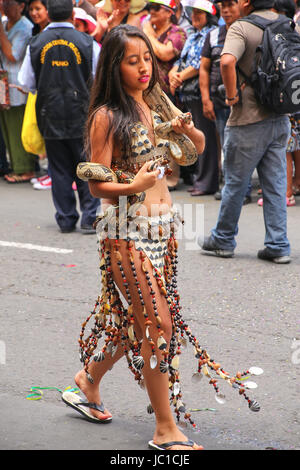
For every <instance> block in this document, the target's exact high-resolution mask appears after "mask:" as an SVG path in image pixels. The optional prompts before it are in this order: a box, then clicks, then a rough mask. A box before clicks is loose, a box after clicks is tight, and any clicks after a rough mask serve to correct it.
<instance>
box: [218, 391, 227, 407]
mask: <svg viewBox="0 0 300 470" xmlns="http://www.w3.org/2000/svg"><path fill="white" fill-rule="evenodd" d="M215 399H216V401H217V402H218V403H220V405H224V403H225V402H226V400H225V395H223V393H216V394H215Z"/></svg>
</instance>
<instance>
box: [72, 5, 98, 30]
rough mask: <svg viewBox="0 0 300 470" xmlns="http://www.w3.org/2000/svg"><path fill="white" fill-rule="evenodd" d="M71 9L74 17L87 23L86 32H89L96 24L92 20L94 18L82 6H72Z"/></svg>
mask: <svg viewBox="0 0 300 470" xmlns="http://www.w3.org/2000/svg"><path fill="white" fill-rule="evenodd" d="M73 11H74V13H75V15H74V19H75V20H81V21H84V22H85V23H86V24H87V25H88V33H89V34H91V33H92V32H93V31H94V30H95V28H96V25H97V22H96V21H95V20H94V18H93V17H92V16H91V15H88V14H87V12H86V11H85V10H83V9H82V8H77V7H74V8H73Z"/></svg>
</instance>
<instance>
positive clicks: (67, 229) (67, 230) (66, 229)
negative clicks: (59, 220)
mask: <svg viewBox="0 0 300 470" xmlns="http://www.w3.org/2000/svg"><path fill="white" fill-rule="evenodd" d="M59 230H60V231H61V233H71V232H75V230H76V225H74V227H59Z"/></svg>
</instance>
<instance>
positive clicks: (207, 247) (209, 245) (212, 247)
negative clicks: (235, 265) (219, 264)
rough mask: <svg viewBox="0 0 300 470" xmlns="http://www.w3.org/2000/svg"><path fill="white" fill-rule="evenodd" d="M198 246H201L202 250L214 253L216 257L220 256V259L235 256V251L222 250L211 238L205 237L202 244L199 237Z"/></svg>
mask: <svg viewBox="0 0 300 470" xmlns="http://www.w3.org/2000/svg"><path fill="white" fill-rule="evenodd" d="M198 245H200V247H201V248H202V250H204V251H212V252H214V253H215V255H216V256H219V257H220V258H232V257H233V256H234V251H232V250H223V249H222V248H219V247H218V246H217V245H216V243H215V242H214V241H213V239H212V238H211V237H205V238H204V242H202V239H201V238H200V237H199V238H198Z"/></svg>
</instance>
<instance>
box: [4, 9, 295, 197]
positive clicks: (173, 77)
mask: <svg viewBox="0 0 300 470" xmlns="http://www.w3.org/2000/svg"><path fill="white" fill-rule="evenodd" d="M290 1H291V2H292V3H294V2H293V0H290ZM73 5H74V10H73V24H74V27H75V28H76V29H77V30H79V31H81V32H83V33H86V34H88V35H90V36H92V37H93V40H94V41H95V43H96V44H97V46H98V47H99V49H100V50H101V43H102V42H103V40H104V39H105V36H106V35H107V33H108V32H109V31H110V30H111V29H112V28H113V27H115V26H117V25H119V24H124V23H127V24H130V25H134V26H137V27H138V28H141V29H142V30H143V31H144V32H145V33H146V35H147V36H148V38H149V39H150V41H151V44H152V47H153V49H154V52H155V55H156V57H157V60H158V65H159V71H160V78H161V83H162V87H163V89H164V91H165V92H166V93H167V95H168V96H169V97H170V98H171V100H172V101H173V102H174V103H175V104H176V106H177V107H179V108H180V109H182V111H184V112H187V111H190V112H191V113H192V116H193V120H194V123H195V125H196V127H198V128H199V129H201V130H202V131H203V132H204V134H205V136H206V147H205V151H204V153H203V154H201V155H199V157H198V161H197V162H196V164H194V165H193V166H192V167H189V168H187V167H186V168H179V167H178V166H177V165H176V164H174V163H172V170H173V171H172V175H171V176H168V185H169V188H170V189H171V190H172V189H176V187H177V185H178V182H179V180H180V178H182V180H183V182H184V183H185V184H187V185H188V188H187V191H189V193H190V194H191V196H201V195H206V194H215V197H216V199H220V198H221V186H222V177H223V169H222V147H223V144H224V128H225V126H226V122H227V119H228V117H229V113H230V107H229V106H228V105H227V104H226V102H225V97H224V96H223V94H222V87H220V85H222V78H221V73H220V54H221V52H222V47H223V45H224V41H225V37H226V33H227V30H228V28H229V27H230V25H231V24H232V23H233V22H234V21H235V20H236V19H237V18H238V17H239V7H238V2H237V0H220V1H216V2H214V3H213V2H211V1H209V0H183V2H182V3H181V1H180V0H149V1H148V2H147V1H146V0H102V1H101V2H99V1H97V0H73ZM0 12H1V21H0V58H1V63H0V68H1V69H3V70H6V71H7V72H8V82H9V95H10V107H9V109H4V108H1V107H0V175H1V176H3V177H4V178H5V180H6V181H7V183H10V184H15V183H20V182H29V181H31V182H32V183H33V184H34V188H35V189H49V188H51V185H52V184H51V175H50V174H46V175H42V176H40V177H39V175H40V164H41V159H42V158H45V157H47V155H46V154H41V155H33V154H31V153H29V152H27V151H26V150H25V149H24V147H23V145H22V139H21V133H22V124H23V118H24V112H25V107H26V100H27V93H26V91H25V90H24V89H22V88H21V87H20V83H19V81H18V74H19V71H20V69H21V66H22V63H23V60H24V58H25V54H26V48H27V45H28V44H29V42H30V40H31V38H32V37H33V36H36V35H38V34H40V33H41V32H42V31H43V30H44V29H45V28H47V27H48V25H49V21H50V20H49V17H48V12H47V0H23V1H21V0H0ZM100 53H101V52H100ZM291 122H292V135H291V141H290V143H289V146H288V149H287V168H288V191H287V205H295V198H294V196H295V195H298V194H300V137H299V132H300V125H299V122H300V120H299V115H296V116H292V117H291ZM73 189H75V190H76V184H74V185H73ZM251 189H252V187H251V180H250V181H249V191H248V193H247V195H246V198H245V200H244V203H248V202H251ZM261 204H262V200H261V201H260V205H261Z"/></svg>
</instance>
